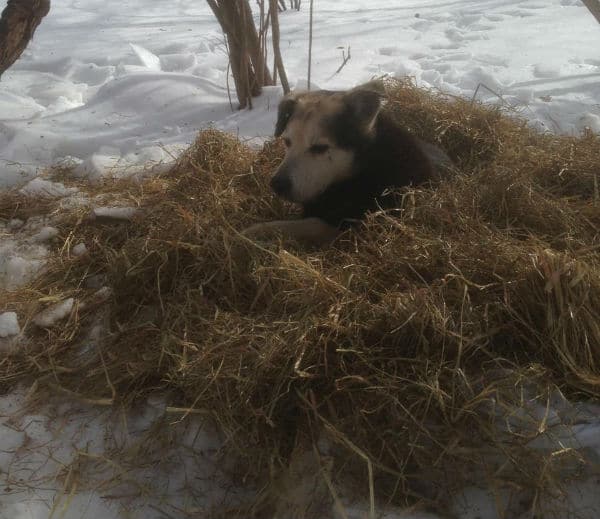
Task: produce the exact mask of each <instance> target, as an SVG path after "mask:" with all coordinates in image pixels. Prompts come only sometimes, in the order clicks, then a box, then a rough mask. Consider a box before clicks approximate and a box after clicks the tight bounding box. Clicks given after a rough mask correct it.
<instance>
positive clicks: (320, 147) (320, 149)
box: [308, 144, 329, 155]
mask: <svg viewBox="0 0 600 519" xmlns="http://www.w3.org/2000/svg"><path fill="white" fill-rule="evenodd" d="M328 149H329V145H327V144H313V145H312V146H311V147H310V148H309V149H308V150H309V151H310V152H311V153H314V154H315V155H321V154H322V153H325V152H326V151H327V150H328Z"/></svg>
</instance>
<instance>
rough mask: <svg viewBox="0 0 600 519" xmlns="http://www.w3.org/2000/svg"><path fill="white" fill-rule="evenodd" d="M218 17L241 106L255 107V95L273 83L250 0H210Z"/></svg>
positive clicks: (209, 3)
mask: <svg viewBox="0 0 600 519" xmlns="http://www.w3.org/2000/svg"><path fill="white" fill-rule="evenodd" d="M206 2H207V3H208V5H209V6H210V8H211V9H212V11H213V13H214V14H215V16H216V17H217V20H218V21H219V24H220V25H221V28H222V29H223V32H224V33H225V37H226V38H227V46H228V49H229V60H230V63H231V72H232V75H233V82H234V84H235V90H236V94H237V97H238V100H239V103H240V105H239V107H240V108H246V107H252V97H254V96H257V95H260V93H261V90H262V87H263V86H264V85H271V84H273V79H272V77H271V73H270V72H269V68H268V67H267V64H266V63H265V59H264V55H263V50H262V49H261V45H260V41H259V36H258V31H257V30H256V26H255V25H254V20H253V18H252V10H251V9H250V4H249V3H248V0H206Z"/></svg>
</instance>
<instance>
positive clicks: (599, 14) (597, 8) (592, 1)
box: [583, 0, 600, 23]
mask: <svg viewBox="0 0 600 519" xmlns="http://www.w3.org/2000/svg"><path fill="white" fill-rule="evenodd" d="M583 3H584V4H585V6H586V7H587V8H588V9H589V11H590V13H592V14H593V15H594V18H596V21H597V22H598V23H600V0H583Z"/></svg>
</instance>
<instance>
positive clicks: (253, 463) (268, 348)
mask: <svg viewBox="0 0 600 519" xmlns="http://www.w3.org/2000/svg"><path fill="white" fill-rule="evenodd" d="M386 90H387V95H388V103H387V106H386V110H389V111H390V112H391V113H393V114H394V116H395V117H397V118H398V120H399V121H401V122H402V123H403V124H405V125H406V126H407V127H408V128H409V129H410V130H411V131H412V132H414V133H415V134H417V135H418V136H420V137H422V138H424V139H427V140H429V141H431V142H436V143H438V144H439V145H440V146H441V147H442V148H444V149H445V150H446V151H447V152H448V153H449V154H450V155H451V156H452V158H453V159H454V161H455V163H456V171H455V172H454V173H453V174H452V175H451V176H450V177H449V178H447V179H446V180H444V181H443V182H442V183H441V184H440V185H437V186H432V187H426V188H415V189H405V190H402V191H401V192H399V193H398V207H397V209H395V210H392V211H389V212H381V213H376V214H371V215H370V216H369V218H368V220H367V221H366V222H365V224H364V225H362V226H361V227H360V228H359V229H357V230H355V231H349V232H347V233H346V234H345V235H343V236H342V237H341V238H340V239H339V240H338V241H337V242H336V243H335V245H334V246H333V247H331V248H328V249H325V250H312V249H306V248H303V247H302V246H300V245H298V244H294V243H287V242H285V241H283V242H281V241H274V242H269V243H265V242H261V243H257V242H252V241H250V240H248V239H245V238H244V237H242V236H241V235H240V233H239V231H240V230H242V229H243V228H244V227H246V226H248V225H250V224H252V223H255V222H257V221H263V220H268V219H273V218H281V217H286V215H289V213H290V211H291V209H290V208H289V207H287V206H286V205H285V204H283V203H282V202H280V201H279V200H278V199H276V198H274V197H273V196H272V195H271V193H270V191H269V189H268V178H269V175H270V174H271V173H272V171H273V170H274V168H275V167H276V165H277V163H278V161H279V160H280V158H281V156H282V148H281V146H280V145H279V144H278V143H277V142H272V143H267V144H266V145H265V146H264V148H263V149H262V150H261V151H259V152H255V151H253V150H251V149H249V148H247V147H246V146H244V145H243V144H241V143H240V142H239V141H238V140H236V139H235V138H233V137H231V136H228V135H226V134H223V133H219V132H217V131H205V132H202V133H200V134H199V136H198V139H197V141H196V142H195V144H194V145H193V146H192V147H191V148H190V149H189V150H188V152H187V153H186V154H185V155H184V156H183V157H182V158H181V160H180V161H179V162H178V164H177V165H176V166H175V167H174V168H173V170H172V171H171V172H170V173H169V174H168V175H166V176H163V177H160V178H155V179H151V180H146V181H144V182H141V183H139V184H132V185H130V186H129V187H128V189H129V192H128V193H126V194H127V196H128V197H129V199H130V200H133V201H135V203H136V205H137V206H138V207H139V209H140V210H139V211H138V214H137V216H136V217H134V219H133V220H132V221H131V222H128V223H118V224H115V223H110V222H109V223H105V222H91V223H90V222H88V221H87V220H86V219H85V218H84V217H83V214H82V213H81V212H79V213H78V212H77V211H72V212H69V213H67V214H65V215H64V216H63V217H62V223H61V232H62V235H61V237H62V241H61V247H60V251H59V252H60V257H59V259H58V260H56V261H55V262H53V263H52V264H51V265H50V266H49V268H48V269H47V270H46V271H45V272H44V274H43V275H42V276H41V277H40V278H39V279H37V280H36V281H35V282H34V283H33V284H31V285H30V286H28V287H25V288H23V289H20V290H19V291H17V292H12V293H7V294H4V295H3V298H2V301H3V303H2V304H1V305H0V307H1V308H0V310H2V309H6V310H15V311H17V312H19V314H20V315H24V316H28V317H31V316H33V315H35V314H36V313H37V312H39V311H40V310H41V309H43V308H44V307H45V306H46V305H47V304H48V302H49V301H57V300H63V299H65V298H67V297H73V298H75V301H76V304H75V306H74V308H73V311H72V312H71V314H70V316H69V318H68V319H67V320H66V321H65V322H62V323H61V324H60V326H57V327H52V328H48V329H43V330H40V329H38V328H35V327H34V326H28V327H27V329H26V331H27V333H28V334H29V335H30V336H31V338H32V340H31V346H27V347H26V348H25V349H23V350H21V351H19V352H15V353H12V354H10V355H9V356H7V357H6V358H4V359H3V361H2V363H0V377H1V378H0V380H1V381H2V386H3V387H4V388H8V387H11V386H12V385H14V384H16V383H18V382H21V381H23V380H35V381H36V384H37V387H38V388H39V389H40V390H42V389H47V388H52V389H53V390H57V389H61V390H63V391H67V392H68V393H69V394H75V395H78V396H80V397H82V398H85V399H86V400H88V401H92V402H93V401H98V402H109V403H116V402H124V403H126V404H133V403H134V402H136V401H137V400H138V399H140V398H144V397H145V396H147V395H149V394H151V393H154V392H156V391H157V390H159V391H167V392H168V393H169V394H170V395H171V398H172V401H173V405H174V406H177V407H179V408H184V409H188V410H189V412H205V413H207V414H209V415H210V416H212V417H213V418H214V420H215V422H216V423H217V424H218V426H219V428H220V429H221V430H222V431H223V432H224V433H225V435H226V437H227V447H228V448H229V449H230V452H233V453H234V454H235V455H236V456H237V457H238V459H239V463H240V465H239V470H240V472H241V473H244V474H250V475H252V476H254V477H256V478H258V479H259V480H262V481H271V482H273V481H276V479H277V478H276V477H275V476H276V474H278V473H279V472H278V471H279V470H280V468H281V467H286V466H287V465H288V463H289V462H290V458H291V457H292V453H293V452H295V449H296V447H297V446H298V445H308V446H311V445H313V446H316V445H321V444H320V443H319V442H321V440H322V439H323V438H326V439H327V440H328V441H329V442H330V444H331V445H332V450H331V451H330V454H329V455H330V456H331V458H332V460H333V462H332V463H333V468H332V470H331V472H330V476H326V479H327V481H328V484H330V483H331V482H334V483H336V484H337V483H338V482H339V483H343V484H344V485H355V487H356V488H357V489H359V490H361V491H363V492H364V494H365V495H367V496H370V498H371V500H374V499H375V498H377V499H392V500H394V501H395V502H406V501H410V502H412V501H414V499H424V500H426V501H427V502H438V503H439V502H443V500H444V498H445V496H446V495H447V492H448V491H449V490H451V488H452V484H454V485H456V486H458V485H462V484H464V483H466V482H469V481H470V480H472V479H473V478H475V479H481V477H482V474H486V475H487V476H486V477H487V478H488V480H487V482H488V483H489V484H492V483H497V484H499V485H501V484H503V483H504V482H510V485H511V486H512V488H519V489H526V488H532V487H534V488H536V489H539V488H549V487H552V486H553V485H558V484H559V483H560V476H559V475H560V470H561V467H562V462H563V460H564V458H565V456H567V454H564V455H561V456H548V457H547V458H543V457H544V456H545V455H544V454H543V453H541V452H536V451H533V450H529V449H527V444H528V442H529V441H530V440H531V439H532V438H534V437H535V436H536V435H538V434H540V433H541V432H543V426H541V425H540V421H539V420H538V421H535V420H534V419H533V418H532V423H531V424H529V426H527V427H523V428H520V429H518V430H516V429H512V430H509V429H506V428H504V429H502V428H499V427H498V426H497V423H498V419H499V417H502V416H504V413H509V412H510V411H509V409H512V408H513V407H514V406H521V405H522V404H523V401H524V399H525V397H524V396H523V395H524V394H526V392H529V393H530V392H531V391H530V390H531V387H534V388H535V393H534V396H535V397H540V398H544V397H545V396H547V395H549V394H551V392H552V391H553V390H554V389H555V388H559V389H560V390H561V391H563V392H564V393H566V394H568V395H574V396H576V397H577V398H590V397H595V396H597V395H598V394H599V393H600V325H599V321H598V316H599V315H600V259H599V256H598V248H599V247H600V237H599V234H598V232H599V231H598V230H599V228H600V199H599V194H598V175H599V174H600V138H599V137H598V136H596V135H592V134H587V135H584V136H582V137H577V138H575V137H557V136H551V135H541V134H539V133H536V132H534V131H533V130H531V129H530V128H529V127H528V126H527V125H526V123H525V122H523V121H520V120H519V119H517V118H515V117H512V116H509V115H507V114H505V113H503V112H502V110H501V109H499V108H493V107H492V108H490V107H486V106H482V105H480V104H477V103H469V102H467V101H464V100H457V99H451V98H447V97H444V96H442V95H439V94H435V93H432V92H426V91H423V90H421V89H418V88H416V87H415V86H414V85H412V84H411V83H409V82H400V81H388V82H386ZM107 189H108V188H107ZM3 212H4V213H7V212H9V211H8V210H7V209H5V210H4V211H3ZM79 242H85V244H86V246H87V249H88V254H87V255H85V256H83V257H74V256H73V255H72V254H71V253H70V249H71V247H72V246H73V245H75V244H76V243H79ZM103 285H106V286H108V287H110V288H111V290H112V295H111V297H110V299H109V301H108V302H106V300H103V301H102V302H97V301H96V299H95V296H94V294H96V293H97V290H98V287H99V286H103ZM99 319H101V322H100V324H99ZM94 325H95V326H96V328H94V329H96V330H101V332H100V333H96V334H95V335H94V334H92V335H94V337H92V336H91V335H90V329H91V328H92V327H93V326H94ZM92 343H93V347H89V345H90V344H92ZM532 398H533V397H532ZM309 448H310V447H309ZM542 458H543V459H542ZM324 477H325V476H324ZM272 488H276V487H272Z"/></svg>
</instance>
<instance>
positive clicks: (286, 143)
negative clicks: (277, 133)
mask: <svg viewBox="0 0 600 519" xmlns="http://www.w3.org/2000/svg"><path fill="white" fill-rule="evenodd" d="M283 143H284V144H285V147H286V148H289V147H290V146H291V145H292V141H290V140H289V139H288V138H287V137H286V138H285V139H283Z"/></svg>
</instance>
